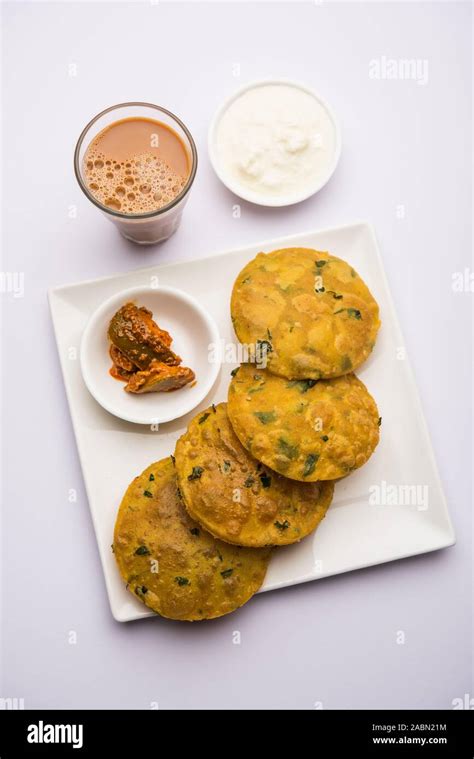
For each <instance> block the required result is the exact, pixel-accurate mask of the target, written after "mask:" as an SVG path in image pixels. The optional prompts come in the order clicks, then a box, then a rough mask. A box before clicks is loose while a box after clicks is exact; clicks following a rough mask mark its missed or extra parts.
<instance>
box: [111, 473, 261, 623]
mask: <svg viewBox="0 0 474 759" xmlns="http://www.w3.org/2000/svg"><path fill="white" fill-rule="evenodd" d="M113 550H114V555H115V558H116V560H117V564H118V568H119V570H120V574H121V575H122V577H123V579H124V581H125V582H126V583H127V588H128V590H130V591H131V592H132V593H133V594H135V595H136V597H137V598H139V599H140V600H141V601H143V603H144V604H146V605H147V606H148V607H149V608H150V609H152V610H153V611H155V612H156V613H157V614H160V615H161V616H163V617H168V618H170V619H178V620H187V621H194V620H201V619H213V618H215V617H220V616H222V615H223V614H228V613H229V612H231V611H234V610H235V609H237V608H238V607H239V606H242V605H243V604H244V603H246V601H248V600H249V598H251V597H252V596H253V595H254V593H256V592H257V590H258V589H259V587H260V586H261V584H262V582H263V579H264V577H265V572H266V569H267V565H268V561H269V557H270V549H267V548H261V549H251V548H241V547H238V546H231V545H229V544H227V543H223V542H222V541H220V540H216V539H215V538H214V537H212V535H210V534H209V533H208V532H206V531H205V530H203V529H202V527H200V526H199V525H198V524H197V523H196V522H195V521H193V520H192V519H191V517H190V516H189V515H188V513H187V512H186V509H185V507H184V505H183V503H182V500H181V498H180V496H179V494H178V489H177V482H176V473H175V468H174V465H173V461H172V459H171V458H166V459H162V460H161V461H158V462H156V463H154V464H152V465H151V466H149V467H148V468H147V469H145V471H144V472H143V473H142V474H141V475H139V476H138V477H136V478H135V479H134V480H133V482H132V483H131V484H130V485H129V487H128V489H127V491H126V493H125V495H124V497H123V500H122V503H121V505H120V509H119V512H118V516H117V521H116V524H115V532H114V543H113Z"/></svg>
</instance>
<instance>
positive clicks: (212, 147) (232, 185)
mask: <svg viewBox="0 0 474 759" xmlns="http://www.w3.org/2000/svg"><path fill="white" fill-rule="evenodd" d="M273 84H284V85H287V86H289V87H295V88H296V89H300V90H302V91H303V92H306V93H307V94H308V95H311V97H313V98H315V100H317V101H318V102H319V103H320V105H322V107H323V108H324V109H325V110H326V111H327V113H328V115H329V117H330V119H331V121H332V123H333V126H334V132H335V142H336V147H335V151H334V157H333V160H332V163H331V165H330V168H329V169H328V172H327V174H326V175H325V176H324V177H323V179H322V180H320V182H319V183H318V184H316V185H315V186H314V187H312V188H310V189H309V190H305V191H304V192H302V193H301V194H300V195H292V196H288V197H287V198H284V197H283V198H274V197H272V196H267V197H265V196H260V195H257V194H256V193H252V192H251V191H249V192H247V191H246V190H245V187H243V186H242V185H240V184H239V183H238V182H234V181H233V180H232V179H231V177H229V176H228V175H227V174H226V173H225V172H224V171H223V170H222V168H221V165H220V163H219V160H218V157H217V150H216V139H215V138H216V129H217V125H218V124H219V121H220V120H221V118H222V116H223V114H224V113H225V111H226V110H227V109H228V108H229V106H230V105H231V104H232V103H233V102H234V101H235V100H237V99H238V98H239V97H240V96H241V95H243V94H244V92H248V90H253V89H256V88H257V87H265V86H268V85H273ZM207 148H208V152H209V159H210V161H211V165H212V168H213V169H214V171H215V173H216V174H217V176H218V177H219V179H220V180H221V182H222V184H223V185H225V187H227V189H228V190H230V191H231V192H233V193H234V195H237V197H239V198H242V200H247V201H248V202H249V203H255V205H259V206H271V207H281V206H292V205H295V204H296V203H301V202H302V201H303V200H307V199H308V198H310V197H311V196H312V195H315V194H316V193H317V192H319V190H322V188H323V187H324V186H325V185H326V184H327V183H328V182H329V180H330V179H331V177H332V175H333V174H334V172H335V170H336V168H337V165H338V163H339V158H340V157H341V150H342V137H341V127H340V124H339V120H338V118H337V117H336V115H335V113H334V111H333V109H332V108H331V106H330V105H329V103H328V102H327V101H326V100H325V99H324V98H323V97H321V95H319V94H318V93H317V92H316V91H315V90H313V89H311V87H308V86H307V85H306V84H303V83H302V82H299V81H296V80H294V79H272V78H269V79H256V80H255V81H253V82H249V83H248V84H244V85H243V86H242V87H239V88H238V89H237V90H235V92H233V93H232V95H230V96H229V97H228V98H225V99H224V101H223V102H222V103H221V105H220V106H219V108H218V109H217V111H216V112H215V114H214V116H213V117H212V119H211V123H210V125H209V131H208V138H207Z"/></svg>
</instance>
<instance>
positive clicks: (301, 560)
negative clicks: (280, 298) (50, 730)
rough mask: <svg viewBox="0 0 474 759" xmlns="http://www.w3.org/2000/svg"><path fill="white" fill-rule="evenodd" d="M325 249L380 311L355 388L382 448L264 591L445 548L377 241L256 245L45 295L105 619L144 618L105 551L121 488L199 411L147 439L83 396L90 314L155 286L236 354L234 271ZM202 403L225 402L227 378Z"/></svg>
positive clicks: (343, 238)
mask: <svg viewBox="0 0 474 759" xmlns="http://www.w3.org/2000/svg"><path fill="white" fill-rule="evenodd" d="M291 246H298V247H311V248H316V249H319V250H329V251H330V252H331V253H333V254H334V255H336V256H339V257H340V258H344V259H346V260H347V261H349V262H350V263H351V265H353V266H354V268H355V269H356V270H357V271H358V272H359V274H360V275H361V276H362V278H363V279H364V280H365V281H366V283H367V285H368V286H369V288H370V289H371V291H372V293H373V295H374V297H375V298H376V300H377V301H378V303H379V306H380V313H381V319H382V327H381V330H380V333H379V337H378V340H377V344H376V346H375V349H374V352H373V353H372V355H371V357H370V359H369V361H367V363H366V364H364V365H363V366H362V367H361V369H360V371H358V372H357V373H358V375H359V377H360V378H361V379H362V380H363V382H365V384H366V385H367V387H368V389H369V391H370V392H371V393H372V394H373V396H374V397H375V400H376V401H377V404H378V407H379V412H380V414H381V416H382V419H383V423H382V430H381V440H380V443H379V445H378V447H377V449H376V450H375V453H374V454H373V456H372V458H371V459H370V460H369V462H368V463H367V464H366V465H365V466H364V467H362V468H361V469H359V470H358V471H357V472H355V473H354V474H352V475H351V476H350V477H348V478H347V479H345V480H343V481H341V482H339V483H338V484H337V485H336V490H335V496H334V501H333V504H332V505H331V508H330V509H329V512H328V514H327V516H326V518H325V519H324V521H323V522H322V524H321V526H320V527H319V528H318V530H317V531H316V532H315V533H314V534H313V535H310V536H308V537H307V538H306V539H305V540H303V541H302V542H301V543H298V544H297V545H293V546H289V547H287V548H283V549H279V550H277V551H275V553H274V555H273V557H272V560H271V563H270V567H269V570H268V573H267V577H266V580H265V584H264V586H263V588H262V590H274V589H276V588H282V587H284V586H286V585H295V584H296V583H300V582H306V581H307V580H315V579H318V578H321V577H326V576H328V575H333V574H338V573H340V572H348V571H350V570H353V569H359V568H361V567H367V566H371V565H373V564H380V563H383V562H386V561H392V560H393V559H400V558H404V557H406V556H413V555H415V554H420V553H425V552H427V551H434V550H436V549H439V548H444V547H446V546H449V545H452V544H453V543H454V542H455V536H454V530H453V527H452V524H451V520H450V517H449V514H448V510H447V506H446V500H445V497H444V494H443V490H442V486H441V483H440V479H439V475H438V471H437V467H436V463H435V460H434V456H433V450H432V447H431V442H430V439H429V435H428V431H427V427H426V423H425V419H424V416H423V412H422V409H421V405H420V401H419V397H418V392H417V388H416V385H415V382H414V379H413V375H412V371H411V367H410V364H409V361H408V359H407V358H406V357H405V353H404V348H403V345H404V343H403V338H402V335H401V332H400V328H399V325H398V320H397V316H396V313H395V309H394V306H393V303H392V300H391V296H390V292H389V289H388V285H387V281H386V278H385V273H384V270H383V266H382V261H381V258H380V254H379V250H378V247H377V242H376V239H375V234H374V231H373V229H372V227H371V226H370V225H369V224H366V223H357V224H351V225H346V226H342V227H336V228H333V229H326V230H321V231H318V232H310V233H308V234H298V235H291V236H289V237H283V238H279V239H275V240H266V241H264V242H260V243H258V244H256V245H251V246H249V247H246V248H242V249H237V250H231V251H228V252H226V253H223V254H221V255H217V256H212V257H210V258H206V259H200V260H194V261H186V262H182V263H177V264H168V265H165V266H156V267H152V268H149V269H141V270H138V271H131V272H129V273H128V274H120V275H117V276H112V277H107V278H104V279H98V280H94V281H89V282H82V283H79V284H75V285H68V286H64V287H58V288H55V289H53V290H51V291H50V293H49V300H50V306H51V313H52V317H53V323H54V329H55V333H56V340H57V345H58V350H59V356H60V361H61V367H62V371H63V377H64V384H65V386H66V393H67V397H68V401H69V406H70V410H71V416H72V421H73V425H74V430H75V434H76V440H77V446H78V449H79V457H80V460H81V464H82V471H83V474H84V480H85V484H86V490H87V494H88V498H89V504H90V509H91V513H92V519H93V523H94V528H95V532H96V535H97V542H98V544H99V551H100V556H101V560H102V566H103V569H104V575H105V581H106V585H107V591H108V594H109V599H110V605H111V608H112V614H113V615H114V617H115V619H117V620H118V621H120V622H125V621H128V620H132V619H139V618H141V617H146V616H152V613H151V612H149V611H148V610H147V609H146V607H145V606H143V604H141V603H140V602H139V601H138V600H135V599H134V598H133V596H132V595H131V594H130V593H129V592H128V591H127V590H126V589H125V586H124V584H123V582H122V580H121V578H120V576H119V573H118V570H117V568H116V566H115V560H114V557H113V554H112V551H111V543H112V536H113V527H114V521H115V516H116V513H117V508H118V506H119V504H120V500H121V497H122V495H123V493H124V491H125V489H126V487H127V485H128V484H129V482H130V481H131V480H132V479H133V477H135V476H136V475H137V474H139V473H140V472H141V471H142V470H143V469H145V467H147V466H148V465H149V464H150V463H151V462H153V461H157V460H158V459H160V458H163V457H164V456H168V455H169V454H170V453H172V452H173V450H174V444H175V441H176V440H177V438H178V437H179V435H180V434H181V433H182V432H183V431H184V429H185V427H186V426H187V423H188V421H189V420H190V418H192V416H194V414H195V413H197V411H198V409H196V410H195V411H193V412H192V413H191V414H190V415H188V416H185V417H182V418H181V419H178V420H176V421H175V422H169V423H167V424H163V425H161V426H160V428H159V430H157V431H152V430H151V429H148V428H144V427H142V426H140V425H135V424H131V423H128V422H123V421H121V420H120V419H117V418H115V417H113V416H112V415H110V414H108V413H107V412H106V411H104V410H103V409H102V408H101V407H100V406H99V405H98V404H97V403H96V402H95V400H94V399H93V398H92V396H91V395H89V392H88V391H87V389H86V387H85V385H84V382H83V379H82V376H81V370H80V365H79V358H78V356H79V345H80V340H81V335H82V332H83V330H84V327H85V325H86V323H87V320H88V318H89V317H90V315H91V314H92V312H93V311H94V310H95V309H96V308H97V307H98V306H99V305H100V304H101V303H102V302H103V301H104V300H105V299H106V298H108V297H110V296H111V295H113V294H114V293H115V292H117V291H119V290H123V289H125V288H128V287H134V286H138V285H149V284H150V281H151V278H152V277H153V278H154V281H155V282H156V277H157V276H158V278H159V282H160V284H162V285H171V286H174V287H178V288H180V289H181V290H184V291H186V292H188V293H190V294H191V295H193V296H194V297H195V298H196V299H197V300H198V301H200V302H201V303H202V305H203V306H204V307H205V308H207V310H208V311H209V312H210V313H211V315H212V316H213V317H214V319H215V320H216V322H217V324H218V326H219V329H220V332H221V339H223V340H224V341H225V343H226V344H228V343H234V342H235V337H234V334H233V330H232V325H231V321H230V314H229V302H230V293H231V289H232V285H233V282H234V279H235V277H236V276H237V274H238V272H239V271H240V270H241V268H242V267H243V266H244V264H246V263H247V261H249V260H250V259H251V258H253V256H254V255H255V254H256V253H258V252H259V251H261V250H263V251H266V252H268V251H270V250H275V249H277V248H284V247H291ZM234 366H235V364H233V363H227V364H226V363H224V365H223V367H222V371H221V374H220V377H219V379H218V381H217V383H216V385H215V386H214V389H213V390H212V391H211V394H210V395H209V396H208V398H207V399H206V400H205V401H204V402H203V403H202V404H201V407H200V408H205V407H206V406H207V405H209V403H211V402H214V403H218V402H219V401H223V400H226V398H227V388H228V384H229V379H230V371H231V369H233V368H234Z"/></svg>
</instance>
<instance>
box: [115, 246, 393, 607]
mask: <svg viewBox="0 0 474 759" xmlns="http://www.w3.org/2000/svg"><path fill="white" fill-rule="evenodd" d="M231 316H232V322H233V325H234V330H235V333H236V335H237V338H238V339H239V341H240V342H241V343H243V345H244V346H245V347H246V348H248V361H247V362H246V363H244V364H242V365H241V366H240V367H238V368H237V369H235V370H234V371H233V372H232V378H231V382H230V386H229V391H228V399H227V403H219V404H218V405H212V406H210V407H209V408H207V409H205V410H203V411H200V412H199V414H197V415H196V416H195V417H194V419H193V420H192V421H191V422H190V424H189V425H188V428H187V430H186V432H185V433H184V434H183V435H182V437H181V438H180V439H179V440H178V442H177V444H176V449H175V452H174V455H173V456H171V457H170V458H168V459H165V460H162V461H160V462H157V463H156V464H153V465H152V466H151V467H149V468H148V469H147V470H145V472H144V473H143V474H142V475H140V477H138V478H136V480H135V481H134V482H133V483H132V484H131V485H130V487H129V489H128V491H127V493H126V495H125V497H124V499H123V501H122V504H121V506H120V510H119V514H118V518H117V523H116V528H115V537H114V552H115V556H116V559H117V562H118V565H119V568H120V571H121V574H122V576H123V578H124V579H125V581H126V582H127V585H128V587H129V589H130V590H131V591H132V592H133V593H135V594H136V595H137V597H138V598H140V599H141V600H142V601H143V602H144V603H145V604H146V605H147V606H149V607H150V608H151V609H153V610H154V611H155V612H157V613H158V614H161V615H162V616H166V617H170V618H172V619H180V620H199V619H211V618H214V617H218V616H221V615H223V614H227V613H229V612H231V611H233V610H235V609H237V608H238V607H239V606H241V605H242V604H244V603H245V602H246V601H248V600H249V599H250V598H251V596H252V595H254V593H256V592H257V590H258V589H259V587H260V586H261V584H262V583H263V580H264V578H265V572H266V568H267V566H268V562H269V560H270V554H271V552H272V551H275V550H284V548H283V547H284V546H287V545H290V544H292V543H296V542H298V541H300V540H302V539H303V538H304V537H306V536H307V535H309V534H310V533H311V532H313V531H314V530H315V529H316V528H317V526H318V525H319V524H320V522H321V521H322V519H323V518H324V516H325V515H326V513H327V510H328V509H329V507H330V504H331V501H332V499H333V494H334V487H335V483H336V482H337V480H339V479H340V478H342V477H346V476H348V475H350V473H351V472H352V471H354V470H356V469H358V468H359V467H361V466H362V465H363V464H365V463H366V461H367V460H368V459H369V458H370V456H371V455H372V453H373V451H374V449H375V447H376V445H377V443H378V440H379V431H380V418H379V413H378V410H377V406H376V403H375V401H374V399H373V398H372V396H371V395H370V393H369V391H368V390H367V388H366V387H365V385H364V384H363V383H362V382H361V380H359V379H358V378H357V377H356V375H355V374H354V370H355V369H357V368H358V367H359V366H360V365H361V364H362V363H363V362H364V361H365V360H366V359H367V357H368V356H369V355H370V353H371V351H372V349H373V347H374V344H375V340H376V336H377V332H378V329H379V326H380V321H379V310H378V306H377V303H376V301H375V300H374V298H373V296H372V295H371V293H370V291H369V289H368V288H367V286H366V284H365V283H364V282H363V280H362V279H361V278H360V276H359V275H358V274H357V272H356V271H355V270H354V269H353V268H352V267H351V266H350V265H349V264H348V263H346V262H345V261H343V260H341V259H339V258H336V257H335V256H332V255H331V254H329V253H327V252H321V251H316V250H312V249H309V248H286V249H282V250H276V251H273V252H271V253H268V254H265V253H259V254H258V255H257V256H256V257H255V258H254V259H253V260H252V261H250V262H249V263H248V264H247V265H246V266H245V268H244V269H243V270H242V271H241V272H240V274H239V275H238V277H237V279H236V281H235V284H234V288H233V291H232V298H231ZM153 561H155V562H157V563H158V566H159V569H158V571H157V572H153V571H152V569H153Z"/></svg>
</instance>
